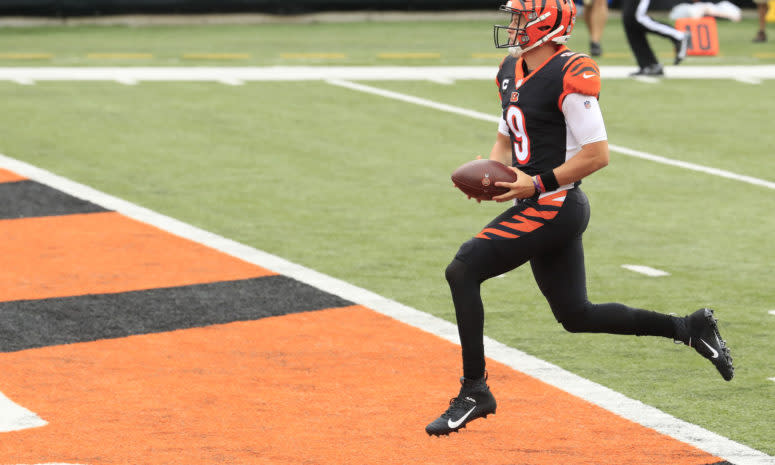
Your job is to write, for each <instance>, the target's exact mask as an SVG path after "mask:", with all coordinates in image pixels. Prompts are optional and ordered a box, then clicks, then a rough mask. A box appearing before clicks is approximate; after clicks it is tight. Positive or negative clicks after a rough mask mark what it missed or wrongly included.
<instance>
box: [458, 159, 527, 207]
mask: <svg viewBox="0 0 775 465" xmlns="http://www.w3.org/2000/svg"><path fill="white" fill-rule="evenodd" d="M516 180H517V173H515V172H513V171H511V168H509V167H508V166H506V165H504V164H503V163H500V162H497V161H495V160H488V159H482V160H474V161H469V162H468V163H464V164H463V165H461V166H460V167H459V168H458V169H456V170H455V171H454V172H453V173H452V182H453V183H454V184H455V186H456V187H457V188H458V189H460V190H461V191H463V193H464V194H466V195H467V196H469V197H472V198H475V199H479V200H492V198H493V197H495V196H497V195H501V194H504V193H506V192H508V191H509V190H508V189H507V188H505V187H499V186H496V185H495V183H496V182H498V181H503V182H514V181H516Z"/></svg>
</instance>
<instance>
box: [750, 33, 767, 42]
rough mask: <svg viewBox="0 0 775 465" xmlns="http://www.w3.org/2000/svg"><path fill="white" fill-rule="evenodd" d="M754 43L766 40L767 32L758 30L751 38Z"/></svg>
mask: <svg viewBox="0 0 775 465" xmlns="http://www.w3.org/2000/svg"><path fill="white" fill-rule="evenodd" d="M753 42H754V43H762V42H767V33H766V32H764V31H759V32H757V33H756V36H755V37H754V38H753Z"/></svg>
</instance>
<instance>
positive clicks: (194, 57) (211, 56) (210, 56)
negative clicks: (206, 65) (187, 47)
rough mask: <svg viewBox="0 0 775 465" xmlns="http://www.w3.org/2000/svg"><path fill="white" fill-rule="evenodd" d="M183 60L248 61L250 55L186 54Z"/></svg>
mask: <svg viewBox="0 0 775 465" xmlns="http://www.w3.org/2000/svg"><path fill="white" fill-rule="evenodd" d="M183 58H185V59H188V60H247V59H249V58H250V54H249V53H185V54H183Z"/></svg>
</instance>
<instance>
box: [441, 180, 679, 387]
mask: <svg viewBox="0 0 775 465" xmlns="http://www.w3.org/2000/svg"><path fill="white" fill-rule="evenodd" d="M540 209H541V207H540V206H539V205H538V203H537V202H536V201H535V200H528V201H522V202H520V203H519V204H517V205H515V206H513V207H511V208H509V209H508V210H506V211H505V212H503V213H502V214H501V215H499V216H498V217H497V218H496V219H494V220H493V221H492V222H491V223H490V224H489V225H488V227H487V228H485V231H487V230H488V228H491V227H495V225H499V224H514V223H513V222H514V221H515V220H514V219H513V218H530V216H520V215H531V214H535V213H537V212H539V211H540ZM533 218H534V217H533ZM542 222H543V223H544V224H542V225H541V226H540V227H538V228H537V229H534V230H532V231H530V232H527V233H525V234H521V235H519V237H517V238H501V237H497V238H489V239H485V238H482V237H474V238H473V239H471V240H469V241H467V242H465V243H464V244H463V245H462V246H461V247H460V250H459V251H458V253H457V255H456V256H455V258H454V259H453V260H452V262H451V263H450V264H449V266H448V267H447V270H446V277H447V281H448V282H449V286H450V289H451V291H452V300H453V302H454V305H455V315H456V317H457V325H458V332H459V334H460V342H461V346H462V349H463V376H464V377H466V378H468V379H477V378H481V377H482V376H484V370H485V362H484V346H483V331H484V308H483V305H482V299H481V295H480V286H481V283H482V282H484V281H485V280H486V279H489V278H492V277H494V276H498V275H500V274H503V273H505V272H507V271H510V270H512V269H514V268H516V267H518V266H520V265H522V264H524V263H525V262H527V261H530V266H531V267H532V270H533V276H534V277H535V280H536V283H538V287H539V288H540V289H541V292H542V293H543V294H544V296H545V297H546V300H547V301H548V302H549V306H550V308H551V310H552V312H553V313H554V316H555V318H556V319H557V321H558V322H560V323H561V324H562V325H563V327H564V328H565V329H566V330H567V331H570V332H574V333H575V332H586V333H612V334H635V335H654V336H663V337H668V338H674V337H675V329H674V325H673V317H671V316H669V315H664V314H660V313H656V312H652V311H648V310H640V309H635V308H630V307H627V306H625V305H622V304H618V303H606V304H593V303H590V302H589V300H588V299H587V286H586V274H585V270H584V248H583V246H582V241H581V236H582V233H583V232H584V230H585V229H586V227H587V224H588V222H589V202H588V200H587V196H586V195H585V194H584V193H583V192H582V191H581V189H579V188H575V189H570V190H569V191H568V192H567V197H566V199H565V200H564V202H563V204H562V206H561V207H559V212H558V213H557V214H556V216H554V217H553V218H552V219H550V220H546V221H542ZM517 305H518V303H515V306H517Z"/></svg>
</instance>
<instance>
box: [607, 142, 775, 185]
mask: <svg viewBox="0 0 775 465" xmlns="http://www.w3.org/2000/svg"><path fill="white" fill-rule="evenodd" d="M608 147H609V148H610V149H611V150H613V151H615V152H618V153H621V154H622V155H629V156H631V157H636V158H642V159H644V160H649V161H653V162H657V163H662V164H663V165H671V166H677V167H679V168H684V169H687V170H692V171H698V172H700V173H706V174H711V175H713V176H719V177H722V178H727V179H732V180H735V181H740V182H744V183H748V184H753V185H756V186H761V187H766V188H768V189H775V182H772V181H765V180H764V179H759V178H754V177H752V176H746V175H743V174H737V173H733V172H731V171H726V170H722V169H718V168H712V167H710V166H703V165H698V164H695V163H690V162H688V161H681V160H673V159H672V158H667V157H662V156H659V155H654V154H651V153H646V152H641V151H639V150H633V149H629V148H627V147H622V146H619V145H613V144H609V146H608Z"/></svg>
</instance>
